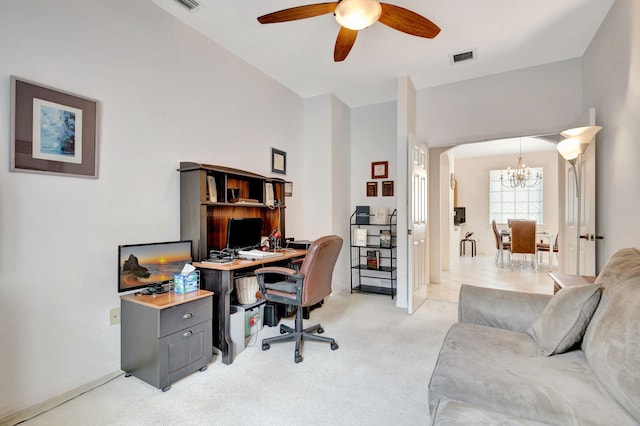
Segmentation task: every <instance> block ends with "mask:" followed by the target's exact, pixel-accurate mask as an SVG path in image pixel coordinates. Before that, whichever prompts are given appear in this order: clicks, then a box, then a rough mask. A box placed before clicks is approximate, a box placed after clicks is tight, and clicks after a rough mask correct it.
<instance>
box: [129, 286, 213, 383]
mask: <svg viewBox="0 0 640 426" xmlns="http://www.w3.org/2000/svg"><path fill="white" fill-rule="evenodd" d="M212 295H213V293H212V292H210V291H206V290H198V291H194V292H191V293H186V294H176V293H173V292H169V293H164V294H159V295H141V294H131V295H126V296H122V297H121V298H120V307H121V315H122V328H121V349H120V364H121V368H122V370H124V372H125V374H126V375H127V376H129V375H134V376H136V377H137V378H139V379H141V380H144V381H145V382H147V383H149V384H151V385H153V386H155V387H157V388H159V389H162V391H163V392H164V391H167V390H169V388H170V387H171V384H172V383H174V382H175V381H177V380H179V379H181V378H183V377H185V376H187V375H189V374H191V373H193V372H194V371H196V370H200V371H204V370H206V369H207V364H209V363H210V362H211V354H212V351H213V347H212V342H211V336H212V330H211V327H212V325H211V319H212V315H213V301H212V300H213V298H212Z"/></svg>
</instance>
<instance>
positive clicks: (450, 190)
mask: <svg viewBox="0 0 640 426" xmlns="http://www.w3.org/2000/svg"><path fill="white" fill-rule="evenodd" d="M561 139H562V137H561V136H560V135H552V136H545V137H522V138H509V139H501V140H492V141H484V142H477V143H468V144H463V145H458V146H455V147H450V148H446V149H440V150H439V152H438V155H439V156H440V160H439V168H440V170H439V173H438V174H439V180H440V182H439V188H438V189H439V192H438V193H439V198H438V200H437V201H438V202H439V211H438V212H437V214H438V215H439V218H440V220H439V223H440V226H439V230H438V232H439V234H440V235H439V238H433V240H432V244H437V246H436V247H437V248H438V249H439V252H440V259H439V262H437V263H436V262H434V263H433V265H434V266H435V267H434V268H432V270H431V272H432V275H431V282H433V283H440V282H445V281H447V280H448V279H449V277H450V272H451V271H460V269H461V268H462V269H463V270H464V269H465V268H471V269H472V268H473V267H474V266H476V265H477V264H479V263H481V262H480V261H479V259H478V261H476V262H475V263H473V262H471V261H469V260H468V259H467V258H468V257H470V256H471V253H470V251H469V250H467V251H466V256H465V257H462V256H460V251H459V244H460V239H461V238H463V237H464V236H465V235H466V234H468V233H472V236H471V238H473V239H474V240H475V241H476V247H477V248H476V251H477V254H478V257H479V258H487V257H488V258H489V259H490V260H491V262H490V266H491V267H492V268H496V269H497V268H498V267H497V266H496V265H494V264H493V261H492V259H493V258H494V256H495V253H496V245H495V239H494V236H493V230H492V228H491V214H490V203H489V201H490V195H489V194H490V187H491V185H492V184H493V185H495V182H494V183H490V180H489V175H490V171H491V170H501V169H507V168H508V167H511V168H514V167H515V166H516V164H517V161H518V157H519V156H520V144H522V151H521V152H522V154H521V155H522V157H523V160H524V162H525V164H526V165H527V166H530V167H542V169H543V176H542V185H543V191H542V192H543V195H542V197H543V200H542V208H543V219H542V223H541V224H540V225H539V226H540V228H542V229H546V230H548V231H550V232H553V233H554V234H555V233H557V232H558V229H559V227H560V213H561V210H562V209H561V206H562V205H563V204H562V203H561V201H560V200H561V197H564V194H560V193H559V191H558V187H559V176H560V175H559V173H560V166H561V162H560V160H559V156H558V154H557V150H556V142H557V141H559V140H561ZM434 154H435V152H434ZM454 207H464V208H465V222H464V223H462V224H461V225H460V226H455V225H454ZM505 226H506V224H505ZM432 234H433V233H432ZM545 260H546V259H545ZM554 264H555V267H556V268H558V262H557V261H555V262H554ZM437 265H439V266H440V267H439V268H438V267H437ZM485 267H486V265H484V266H483V268H485ZM543 269H545V274H544V275H545V276H546V272H548V269H547V267H546V265H545V267H544V268H543ZM485 272H486V271H485ZM460 276H461V277H463V276H464V271H463V272H462V274H461V275H460ZM532 279H535V278H534V277H533V276H532Z"/></svg>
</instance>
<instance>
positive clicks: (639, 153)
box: [583, 0, 640, 268]
mask: <svg viewBox="0 0 640 426" xmlns="http://www.w3.org/2000/svg"><path fill="white" fill-rule="evenodd" d="M583 63H584V75H585V78H584V87H583V90H584V109H587V108H588V107H591V106H593V107H595V108H596V121H597V124H598V125H600V126H602V127H603V128H602V130H601V131H600V133H598V135H597V138H596V139H597V145H596V146H597V157H596V158H597V163H596V167H597V171H596V173H597V179H596V180H597V182H596V191H597V219H596V220H597V229H596V233H597V234H598V235H603V236H604V239H603V240H600V241H599V242H598V245H597V247H598V250H597V255H598V266H599V268H600V267H602V265H603V264H604V263H605V262H606V261H607V260H608V258H609V257H610V256H611V255H612V254H613V253H615V252H616V251H618V250H619V249H621V248H624V247H640V227H638V226H637V223H638V221H637V214H638V211H640V198H639V197H638V196H637V195H636V194H637V191H636V190H635V189H634V188H635V187H636V186H637V182H639V181H640V168H638V159H640V143H638V141H640V119H639V117H640V79H639V78H638V76H639V75H640V4H639V3H638V2H637V1H635V0H616V2H615V3H614V4H613V6H612V8H611V10H610V11H609V15H608V16H607V17H606V19H605V20H604V22H603V24H602V26H601V27H600V29H599V30H598V32H597V34H596V36H595V37H594V40H593V42H592V43H591V45H590V46H589V48H588V49H587V52H586V53H585V55H584V58H583Z"/></svg>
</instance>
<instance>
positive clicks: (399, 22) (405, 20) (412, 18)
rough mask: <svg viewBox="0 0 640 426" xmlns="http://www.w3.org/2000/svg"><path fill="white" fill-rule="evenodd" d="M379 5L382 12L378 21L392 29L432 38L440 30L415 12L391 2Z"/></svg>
mask: <svg viewBox="0 0 640 426" xmlns="http://www.w3.org/2000/svg"><path fill="white" fill-rule="evenodd" d="M380 5H381V6H382V14H381V15H380V19H379V21H380V22H382V23H383V24H385V25H387V26H389V27H391V28H393V29H396V30H398V31H402V32H403V33H407V34H411V35H414V36H418V37H424V38H434V37H435V36H437V35H438V33H439V32H440V27H438V26H437V25H436V24H434V23H433V22H431V21H430V20H428V19H427V18H425V17H423V16H421V15H418V14H417V13H415V12H412V11H410V10H408V9H405V8H403V7H400V6H394V5H392V4H386V3H380Z"/></svg>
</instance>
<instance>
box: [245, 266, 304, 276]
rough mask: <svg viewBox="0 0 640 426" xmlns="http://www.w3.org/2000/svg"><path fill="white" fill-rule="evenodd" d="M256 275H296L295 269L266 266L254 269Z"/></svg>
mask: <svg viewBox="0 0 640 426" xmlns="http://www.w3.org/2000/svg"><path fill="white" fill-rule="evenodd" d="M254 273H255V274H256V275H259V274H280V275H295V274H297V273H298V271H296V270H295V269H290V268H284V267H282V266H267V267H264V268H260V269H256V270H255V271H254Z"/></svg>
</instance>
